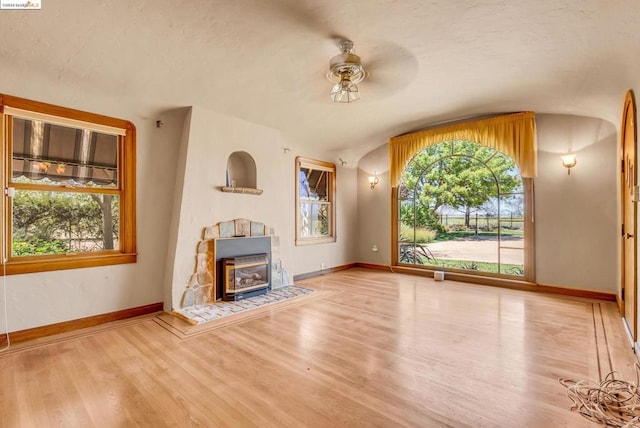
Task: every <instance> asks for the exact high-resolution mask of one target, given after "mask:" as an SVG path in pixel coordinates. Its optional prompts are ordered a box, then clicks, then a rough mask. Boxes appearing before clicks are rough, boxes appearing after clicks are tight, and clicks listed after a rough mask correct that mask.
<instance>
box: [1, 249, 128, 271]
mask: <svg viewBox="0 0 640 428" xmlns="http://www.w3.org/2000/svg"><path fill="white" fill-rule="evenodd" d="M137 258H138V255H137V253H115V254H101V255H68V256H61V257H58V256H56V257H55V258H41V257H30V258H29V259H21V258H14V259H11V260H10V261H8V262H7V264H6V273H7V275H18V274H24V273H35V272H48V271H54V270H66V269H81V268H91V267H97V266H111V265H119V264H128V263H136V261H137ZM2 274H3V272H2V271H0V275H2Z"/></svg>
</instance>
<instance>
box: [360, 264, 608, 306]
mask: <svg viewBox="0 0 640 428" xmlns="http://www.w3.org/2000/svg"><path fill="white" fill-rule="evenodd" d="M356 266H357V267H361V268H365V269H375V270H384V271H387V272H394V273H406V274H410V275H419V276H426V277H430V278H433V270H429V269H416V268H411V267H405V266H388V265H377V264H370V263H356ZM445 278H446V279H449V280H452V281H460V282H469V283H472V284H479V285H490V286H494V287H502V288H510V289H515V290H525V291H535V292H539V293H548V294H560V295H563V296H572V297H583V298H587V299H595V300H606V301H608V302H615V301H616V300H617V301H618V309H620V304H621V302H620V300H619V298H618V295H617V294H613V293H605V292H602V291H594V290H582V289H577V288H565V287H560V286H555V285H545V284H539V283H535V282H527V281H518V280H513V279H507V278H495V277H480V276H476V275H465V274H463V273H457V272H446V273H445Z"/></svg>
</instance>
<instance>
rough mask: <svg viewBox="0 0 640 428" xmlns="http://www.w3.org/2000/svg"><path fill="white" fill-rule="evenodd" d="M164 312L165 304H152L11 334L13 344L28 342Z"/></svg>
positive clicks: (10, 338)
mask: <svg viewBox="0 0 640 428" xmlns="http://www.w3.org/2000/svg"><path fill="white" fill-rule="evenodd" d="M162 310H164V303H162V302H160V303H152V304H150V305H145V306H138V307H136V308H129V309H123V310H121V311H116V312H109V313H107V314H100V315H94V316H91V317H86V318H79V319H76V320H71V321H64V322H59V323H56V324H50V325H45V326H42V327H34V328H29V329H26V330H19V331H14V332H11V333H9V340H11V343H20V342H26V341H27V340H33V339H39V338H42V337H46V336H51V335H54V334H60V333H66V332H69V331H72V330H78V329H81V328H86V327H93V326H96V325H99V324H104V323H107V322H111V321H118V320H123V319H126V318H133V317H137V316H140V315H147V314H151V313H154V312H160V311H162Z"/></svg>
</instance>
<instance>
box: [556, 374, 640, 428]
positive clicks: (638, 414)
mask: <svg viewBox="0 0 640 428" xmlns="http://www.w3.org/2000/svg"><path fill="white" fill-rule="evenodd" d="M635 371H636V382H635V383H633V382H628V381H625V380H618V379H615V374H616V372H611V373H609V374H608V375H607V376H606V377H605V379H604V380H603V381H602V382H601V383H600V384H596V383H595V382H590V381H586V380H581V381H575V380H572V379H564V378H560V379H558V380H559V382H560V384H561V385H562V386H564V387H565V388H567V396H568V397H569V399H570V400H571V401H572V402H573V405H572V406H571V410H577V411H578V413H580V414H581V415H582V416H584V417H585V418H587V419H589V420H590V421H593V422H597V423H600V424H602V425H605V426H607V427H615V428H632V427H640V388H639V386H638V380H639V379H640V365H638V364H636V365H635Z"/></svg>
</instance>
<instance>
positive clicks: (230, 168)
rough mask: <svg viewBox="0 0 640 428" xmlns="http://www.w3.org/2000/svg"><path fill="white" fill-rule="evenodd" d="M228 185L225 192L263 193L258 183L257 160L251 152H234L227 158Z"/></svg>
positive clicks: (223, 188)
mask: <svg viewBox="0 0 640 428" xmlns="http://www.w3.org/2000/svg"><path fill="white" fill-rule="evenodd" d="M226 174H227V177H226V185H225V186H223V187H222V189H221V190H222V191H224V192H234V193H253V194H261V193H262V191H261V190H260V189H258V185H257V171H256V162H255V160H254V159H253V156H251V155H250V154H249V153H247V152H244V151H237V152H233V153H231V154H230V155H229V158H228V159H227V172H226Z"/></svg>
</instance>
